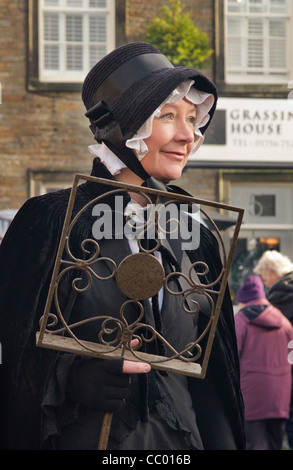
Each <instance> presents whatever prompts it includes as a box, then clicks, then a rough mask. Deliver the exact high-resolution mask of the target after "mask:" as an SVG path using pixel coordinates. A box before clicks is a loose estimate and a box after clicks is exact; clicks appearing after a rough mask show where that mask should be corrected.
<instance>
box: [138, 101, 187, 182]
mask: <svg viewBox="0 0 293 470" xmlns="http://www.w3.org/2000/svg"><path fill="white" fill-rule="evenodd" d="M195 118H196V108H195V105H194V104H192V103H191V102H190V101H188V100H186V99H185V98H184V99H182V100H180V101H177V102H175V103H169V104H166V105H165V106H163V108H162V109H161V114H160V116H159V117H155V118H154V121H153V130H152V135H151V136H150V137H148V138H146V139H144V141H145V143H146V145H147V146H148V149H149V151H148V153H147V154H146V156H145V157H144V158H143V159H142V161H141V164H142V166H143V167H144V169H145V170H146V172H147V173H148V174H149V175H150V176H153V177H154V178H157V179H159V180H161V181H170V180H176V179H178V178H179V177H180V176H181V173H182V170H183V168H184V166H185V165H186V161H187V158H188V155H189V154H190V152H191V150H192V147H193V144H194V139H195V136H194V122H195Z"/></svg>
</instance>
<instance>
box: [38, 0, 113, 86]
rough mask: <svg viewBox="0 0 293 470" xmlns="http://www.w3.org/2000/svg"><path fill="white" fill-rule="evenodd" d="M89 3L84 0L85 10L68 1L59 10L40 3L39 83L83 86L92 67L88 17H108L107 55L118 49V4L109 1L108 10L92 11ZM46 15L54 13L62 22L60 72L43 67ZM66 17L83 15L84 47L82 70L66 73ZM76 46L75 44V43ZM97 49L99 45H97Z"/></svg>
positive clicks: (96, 9) (97, 9) (88, 0)
mask: <svg viewBox="0 0 293 470" xmlns="http://www.w3.org/2000/svg"><path fill="white" fill-rule="evenodd" d="M89 2H90V0H83V4H84V6H83V7H75V8H73V7H68V6H66V4H67V2H66V0H61V1H60V2H59V3H60V6H59V7H56V6H45V0H39V9H38V12H39V13H38V24H39V34H38V49H39V81H40V82H45V83H52V82H53V83H80V82H83V80H84V77H85V75H86V74H87V72H88V71H89V69H90V67H91V65H93V64H90V62H89V47H88V46H89V41H88V39H87V38H88V18H89V14H90V13H91V14H93V13H105V14H106V43H105V46H106V52H105V53H106V54H107V53H108V52H110V51H111V50H113V49H114V48H115V40H116V38H115V29H116V28H115V11H116V7H115V3H116V0H107V6H106V8H93V7H90V6H89ZM44 12H52V13H57V14H58V15H60V22H59V25H60V27H59V41H58V44H59V45H60V47H61V52H60V63H61V66H60V70H51V71H48V70H45V67H44V46H45V40H44ZM67 13H73V14H74V13H79V14H80V13H83V40H82V42H80V43H78V44H79V45H81V46H82V47H83V57H82V60H83V68H82V70H79V71H66V70H65V62H66V57H65V54H66V52H65V51H66V47H65V45H66V42H65V37H64V36H65V15H66V14H67ZM73 44H74V43H73ZM97 45H98V43H97Z"/></svg>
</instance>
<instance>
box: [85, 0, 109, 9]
mask: <svg viewBox="0 0 293 470" xmlns="http://www.w3.org/2000/svg"><path fill="white" fill-rule="evenodd" d="M89 6H90V8H107V0H90V3H89Z"/></svg>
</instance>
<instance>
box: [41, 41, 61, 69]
mask: <svg viewBox="0 0 293 470" xmlns="http://www.w3.org/2000/svg"><path fill="white" fill-rule="evenodd" d="M44 53H45V57H44V65H45V69H47V70H59V46H57V45H52V44H46V45H45V50H44Z"/></svg>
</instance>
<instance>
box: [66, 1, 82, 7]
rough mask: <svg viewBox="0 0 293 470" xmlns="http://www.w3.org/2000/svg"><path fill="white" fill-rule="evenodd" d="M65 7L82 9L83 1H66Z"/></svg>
mask: <svg viewBox="0 0 293 470" xmlns="http://www.w3.org/2000/svg"><path fill="white" fill-rule="evenodd" d="M66 6H67V7H70V8H82V7H83V6H84V5H83V0H67V2H66Z"/></svg>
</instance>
